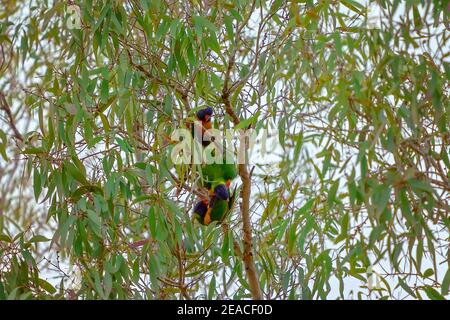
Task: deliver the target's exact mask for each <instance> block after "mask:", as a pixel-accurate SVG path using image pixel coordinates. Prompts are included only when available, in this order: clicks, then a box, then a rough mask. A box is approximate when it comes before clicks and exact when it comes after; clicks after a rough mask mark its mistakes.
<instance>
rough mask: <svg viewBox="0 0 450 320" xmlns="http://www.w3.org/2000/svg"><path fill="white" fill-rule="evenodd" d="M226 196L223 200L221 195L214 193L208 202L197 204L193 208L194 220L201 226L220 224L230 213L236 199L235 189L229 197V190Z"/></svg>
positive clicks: (203, 201)
mask: <svg viewBox="0 0 450 320" xmlns="http://www.w3.org/2000/svg"><path fill="white" fill-rule="evenodd" d="M226 194H227V195H228V197H227V198H226V199H223V197H222V195H220V194H219V193H216V194H215V195H214V196H211V197H210V198H209V200H202V201H199V202H197V204H196V205H195V207H194V219H196V220H197V221H199V222H200V223H201V224H203V225H209V224H210V223H211V222H212V221H218V222H222V221H223V220H224V219H225V218H226V216H227V215H228V213H229V212H230V211H231V209H232V208H233V205H234V201H235V198H236V188H235V189H234V190H233V192H232V194H231V195H230V191H229V189H227V192H226Z"/></svg>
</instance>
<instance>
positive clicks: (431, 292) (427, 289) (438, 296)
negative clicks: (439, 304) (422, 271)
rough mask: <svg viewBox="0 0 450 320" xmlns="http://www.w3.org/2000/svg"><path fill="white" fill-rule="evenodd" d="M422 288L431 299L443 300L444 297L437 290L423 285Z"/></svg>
mask: <svg viewBox="0 0 450 320" xmlns="http://www.w3.org/2000/svg"><path fill="white" fill-rule="evenodd" d="M423 290H424V291H425V293H426V294H427V296H428V298H430V299H431V300H445V298H444V297H443V296H442V295H441V294H440V293H439V292H437V291H436V290H435V289H433V288H432V287H430V286H426V287H424V288H423Z"/></svg>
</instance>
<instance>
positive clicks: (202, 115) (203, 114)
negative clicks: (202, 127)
mask: <svg viewBox="0 0 450 320" xmlns="http://www.w3.org/2000/svg"><path fill="white" fill-rule="evenodd" d="M212 115H213V109H212V108H211V107H206V108H204V109H201V110H199V111H197V118H198V119H199V120H201V121H208V120H209V119H210V118H211V116H212Z"/></svg>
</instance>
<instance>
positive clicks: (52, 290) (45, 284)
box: [38, 279, 56, 294]
mask: <svg viewBox="0 0 450 320" xmlns="http://www.w3.org/2000/svg"><path fill="white" fill-rule="evenodd" d="M38 283H39V286H40V287H41V288H42V289H44V290H45V291H47V292H48V293H50V294H54V293H55V292H56V289H55V287H53V286H52V285H51V284H50V283H49V282H47V281H45V280H44V279H39V280H38Z"/></svg>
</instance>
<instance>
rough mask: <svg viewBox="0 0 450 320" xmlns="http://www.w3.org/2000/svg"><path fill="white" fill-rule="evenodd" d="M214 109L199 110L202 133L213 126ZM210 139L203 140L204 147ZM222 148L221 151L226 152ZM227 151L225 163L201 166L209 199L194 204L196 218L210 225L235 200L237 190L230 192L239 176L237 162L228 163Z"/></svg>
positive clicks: (230, 206)
mask: <svg viewBox="0 0 450 320" xmlns="http://www.w3.org/2000/svg"><path fill="white" fill-rule="evenodd" d="M212 114H213V110H212V108H210V107H207V108H204V109H201V110H199V111H198V112H197V114H196V116H197V119H198V120H200V121H201V122H202V128H201V130H202V135H201V137H203V134H204V132H205V131H206V130H208V129H211V128H212V124H211V117H212ZM192 135H193V136H194V138H195V128H194V125H192ZM210 143H211V142H210V141H202V145H203V147H205V146H208V145H209V144H210ZM224 151H225V150H222V151H221V152H224ZM225 155H226V152H224V154H223V158H222V159H223V163H211V164H209V163H208V164H203V165H202V166H201V174H202V185H203V186H204V187H206V188H207V189H208V194H209V199H207V200H205V199H203V200H201V201H199V202H197V203H196V205H195V206H194V218H196V219H197V220H198V221H199V222H200V223H201V224H203V225H208V224H210V223H211V222H212V221H222V220H223V219H224V218H225V216H226V214H227V213H228V212H229V211H230V209H231V208H232V206H233V203H234V200H235V191H236V188H235V189H234V191H233V194H230V187H231V181H232V180H233V179H234V178H236V176H237V168H236V164H235V163H234V162H233V163H226V157H225Z"/></svg>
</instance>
